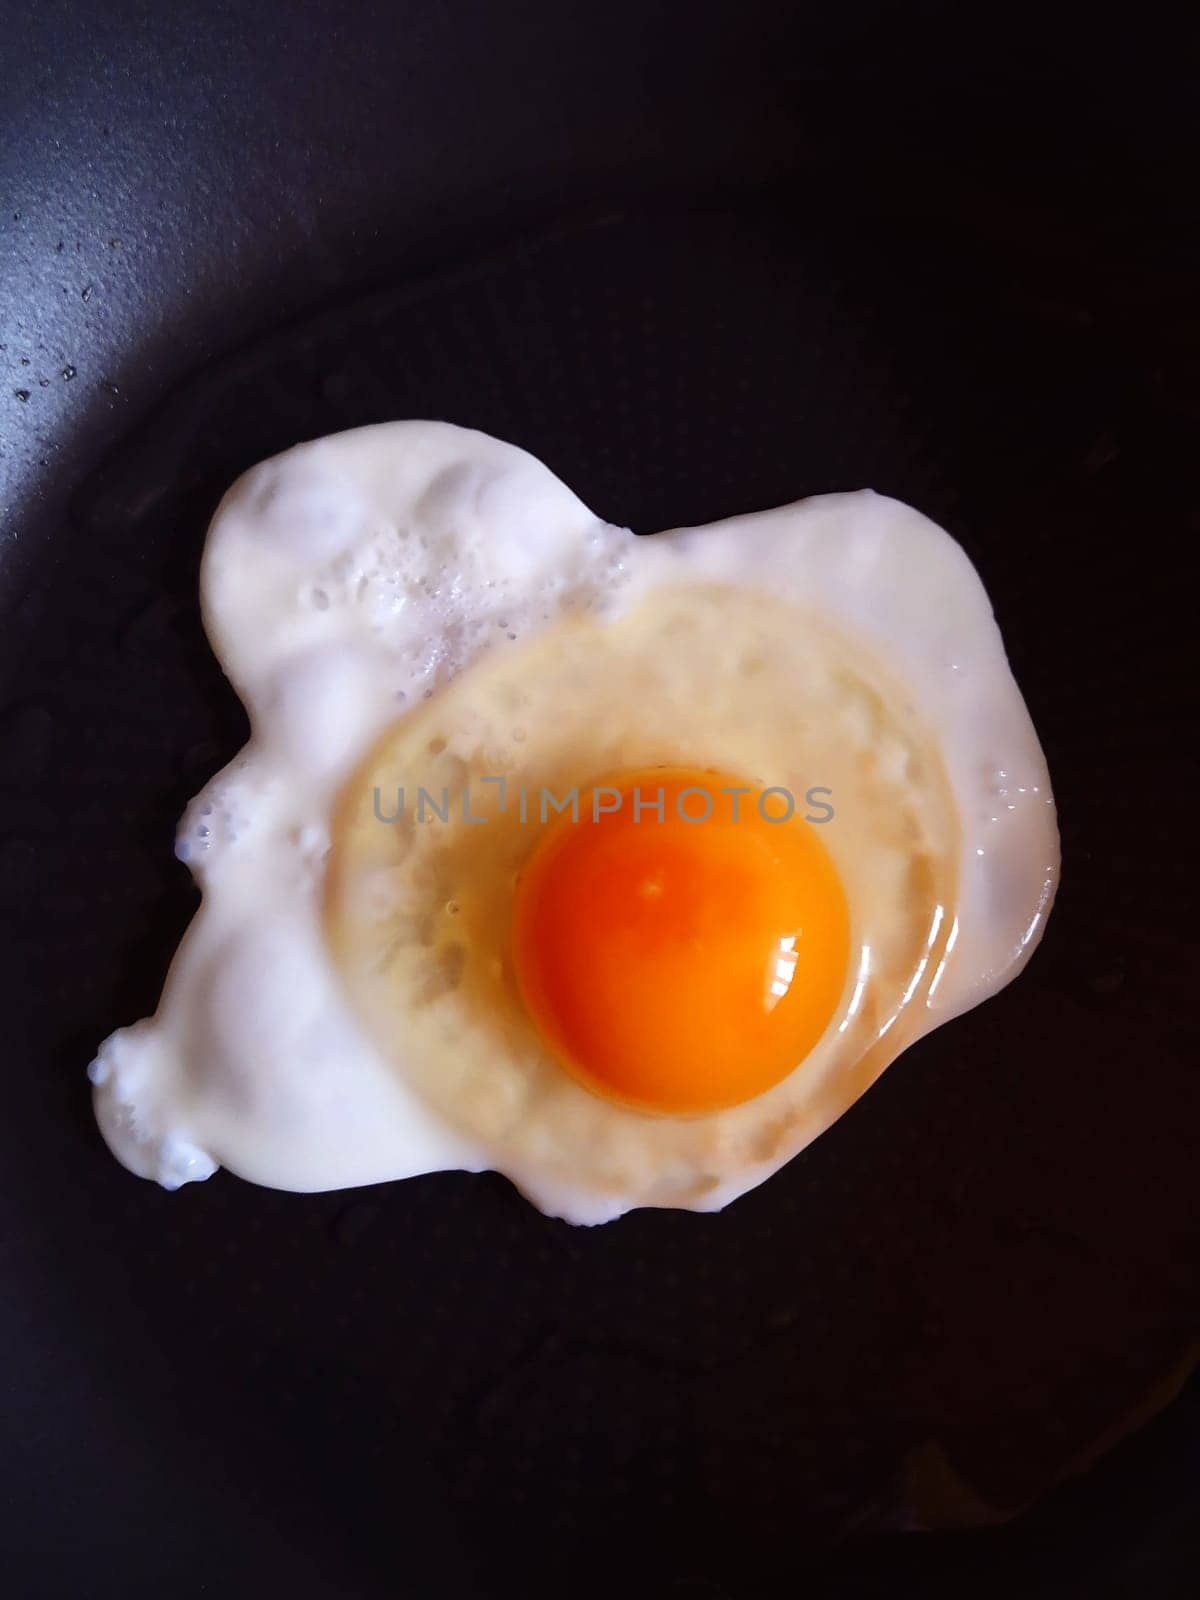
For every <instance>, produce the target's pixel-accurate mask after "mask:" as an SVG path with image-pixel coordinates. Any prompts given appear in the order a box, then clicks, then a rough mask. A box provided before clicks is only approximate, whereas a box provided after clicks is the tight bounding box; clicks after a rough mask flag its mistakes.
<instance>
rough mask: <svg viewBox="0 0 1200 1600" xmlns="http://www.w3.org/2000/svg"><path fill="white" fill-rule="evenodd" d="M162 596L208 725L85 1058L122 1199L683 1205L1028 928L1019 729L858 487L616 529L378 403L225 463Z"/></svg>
mask: <svg viewBox="0 0 1200 1600" xmlns="http://www.w3.org/2000/svg"><path fill="white" fill-rule="evenodd" d="M201 602H202V608H203V615H204V621H205V626H206V629H207V632H208V635H209V638H210V640H211V642H212V645H213V648H214V650H215V651H216V653H217V655H218V657H219V659H220V661H221V663H222V665H223V667H224V668H225V671H226V673H227V674H228V676H229V678H230V680H231V682H232V684H233V686H234V688H235V689H236V691H237V693H238V694H239V696H240V697H241V699H242V701H243V703H244V704H245V706H246V709H247V711H248V713H249V718H250V724H251V737H250V740H249V742H248V744H247V745H246V747H245V748H244V749H243V750H242V752H241V753H240V754H239V755H238V756H237V757H236V758H235V759H234V760H233V761H232V762H231V763H230V765H229V766H227V767H226V768H225V769H224V770H223V771H222V772H220V773H218V774H217V776H216V777H214V778H213V779H212V781H211V782H210V783H209V784H208V785H207V786H206V787H205V788H204V789H203V791H202V792H201V793H200V794H199V795H198V796H197V797H196V798H195V800H194V801H193V802H192V803H191V805H190V806H189V807H188V809H187V812H186V813H185V816H184V818H183V821H182V823H181V826H180V829H179V833H178V838H177V844H176V850H177V854H178V856H179V858H180V859H181V860H182V861H184V862H185V863H186V864H187V866H188V867H189V868H190V870H191V872H192V873H193V875H194V877H195V879H196V882H197V884H198V885H199V887H200V889H201V891H202V902H201V906H200V909H199V911H198V912H197V914H196V917H195V918H194V920H193V922H192V924H191V926H190V927H189V929H188V931H187V933H186V935H185V937H184V939H183V941H182V943H181V945H180V948H179V950H178V952H177V954H176V956H175V959H174V961H173V963H172V966H171V969H170V972H169V974H168V977H167V981H166V984H165V987H164V990H163V995H162V999H161V1002H160V1004H159V1007H158V1010H157V1011H156V1013H155V1015H154V1016H153V1017H151V1018H149V1019H147V1020H145V1021H142V1022H139V1023H136V1024H134V1025H133V1026H131V1027H128V1028H123V1029H121V1030H120V1031H118V1032H117V1033H115V1034H113V1035H112V1036H111V1037H110V1038H109V1039H108V1040H106V1041H105V1043H104V1044H103V1045H102V1046H101V1048H100V1051H99V1053H98V1055H97V1057H96V1059H95V1060H94V1061H93V1063H92V1064H91V1067H90V1069H89V1073H90V1076H91V1079H92V1082H93V1084H94V1086H95V1087H94V1096H95V1107H96V1115H97V1119H98V1122H99V1125H100V1128H101V1131H102V1133H103V1134H104V1137H105V1139H106V1140H107V1141H108V1143H109V1145H110V1147H111V1149H112V1150H113V1152H114V1154H115V1155H116V1156H117V1157H118V1159H119V1160H121V1161H122V1162H123V1163H124V1164H125V1165H126V1166H127V1167H129V1168H130V1169H131V1170H132V1171H134V1172H135V1173H138V1174H140V1175H142V1176H145V1177H149V1178H154V1179H156V1180H157V1181H158V1182H159V1183H161V1184H163V1185H165V1186H166V1187H168V1188H175V1187H178V1186H179V1185H180V1184H183V1183H186V1182H188V1181H189V1180H193V1179H199V1178H206V1177H208V1176H209V1175H210V1174H212V1173H213V1172H214V1171H216V1170H217V1168H218V1167H219V1166H225V1167H227V1168H228V1169H229V1170H230V1171H232V1172H234V1173H236V1174H238V1175H240V1176H241V1177H243V1178H246V1179H249V1180H251V1181H253V1182H256V1183H260V1184H267V1185H270V1186H273V1187H276V1188H283V1189H293V1190H318V1189H334V1188H342V1187H349V1186H353V1185H359V1184H369V1183H377V1182H381V1181H384V1180H390V1179H396V1178H403V1177H410V1176H414V1175H417V1174H420V1173H426V1172H432V1171H437V1170H441V1169H447V1168H460V1169H464V1170H466V1171H472V1172H474V1171H481V1170H485V1169H493V1170H496V1171H498V1172H501V1173H503V1174H505V1175H506V1176H507V1177H508V1178H509V1179H510V1180H511V1181H512V1182H513V1183H514V1184H515V1185H516V1186H517V1188H518V1189H519V1190H520V1191H521V1192H522V1193H523V1194H524V1195H525V1196H526V1197H527V1198H528V1199H529V1200H531V1201H532V1202H533V1204H535V1205H536V1206H538V1207H540V1208H541V1209H542V1210H543V1211H546V1212H547V1213H549V1214H552V1215H555V1216H560V1217H564V1218H566V1219H568V1220H570V1221H572V1222H578V1223H596V1222H603V1221H607V1220H609V1219H611V1218H614V1217H617V1216H619V1215H621V1214H622V1213H623V1212H625V1211H628V1210H630V1209H632V1208H634V1207H639V1206H673V1207H682V1208H687V1209H691V1210H699V1211H707V1210H716V1209H718V1208H720V1207H722V1206H724V1205H726V1204H727V1203H728V1202H730V1201H731V1200H733V1199H735V1198H736V1197H737V1196H738V1195H740V1194H742V1193H744V1192H745V1191H746V1190H747V1189H750V1188H752V1187H753V1186H755V1185H756V1184H759V1183H761V1182H762V1181H763V1180H764V1179H765V1178H767V1177H768V1176H770V1174H771V1173H773V1172H774V1171H776V1170H777V1169H778V1168H779V1167H780V1166H781V1165H782V1164H783V1163H785V1162H786V1161H788V1160H789V1159H790V1158H791V1157H792V1156H793V1155H795V1154H796V1153H797V1152H798V1151H799V1150H801V1149H802V1148H803V1147H804V1146H805V1145H806V1144H807V1143H809V1142H810V1141H811V1140H812V1139H813V1138H815V1137H816V1136H817V1135H818V1134H820V1133H821V1132H822V1131H823V1130H824V1129H826V1128H828V1127H829V1125H830V1124H831V1123H832V1122H833V1121H834V1120H835V1119H836V1118H837V1117H838V1116H839V1115H840V1114H841V1113H842V1112H843V1111H845V1110H846V1109H847V1107H848V1106H850V1105H851V1104H852V1103H853V1102H854V1101H855V1100H856V1099H857V1098H858V1097H859V1095H861V1094H862V1093H863V1091H864V1090H865V1089H866V1088H867V1087H869V1085H870V1084H871V1083H872V1082H873V1081H874V1080H875V1079H876V1078H877V1077H878V1076H879V1074H880V1073H881V1072H882V1071H883V1070H884V1068H885V1067H886V1066H887V1065H888V1064H889V1063H890V1062H891V1061H893V1060H894V1059H895V1058H896V1056H897V1055H899V1054H900V1053H901V1052H902V1051H903V1050H904V1049H905V1048H906V1047H907V1046H908V1045H910V1044H912V1043H913V1042H914V1041H915V1040H916V1039H918V1038H920V1037H921V1035H922V1034H925V1033H927V1032H929V1031H930V1029H932V1028H934V1027H936V1026H937V1025H938V1024H939V1023H941V1022H944V1021H946V1020H948V1019H950V1018H952V1017H953V1016H955V1015H956V1014H957V1013H959V1012H962V1011H964V1010H966V1009H968V1008H969V1007H971V1006H974V1005H976V1004H977V1003H978V1002H980V1001H982V1000H984V999H986V998H987V997H988V996H989V995H991V994H993V993H994V992H995V991H996V990H998V989H999V988H1001V987H1002V986H1003V985H1004V984H1006V983H1007V982H1008V981H1009V980H1010V979H1011V978H1012V977H1013V976H1014V975H1015V974H1016V973H1017V972H1018V971H1019V970H1020V968H1021V966H1022V965H1023V964H1024V962H1025V961H1026V960H1027V959H1028V957H1029V955H1030V953H1031V951H1032V950H1033V948H1034V946H1035V945H1036V943H1037V941H1038V939H1039V938H1040V936H1041V932H1042V929H1043V927H1044V924H1045V919H1046V916H1047V913H1048V911H1049V909H1050V905H1051V902H1052V899H1053V894H1054V888H1055V883H1056V878H1057V870H1058V836H1057V831H1056V827H1055V820H1054V807H1053V799H1052V796H1051V791H1050V785H1049V780H1048V777H1047V772H1046V765H1045V761H1044V759H1043V756H1042V752H1041V749H1040V747H1039V744H1038V740H1037V737H1036V734H1035V732H1034V729H1033V727H1032V724H1031V722H1030V719H1029V716H1028V713H1027V711H1026V709H1025V705H1024V703H1023V701H1022V698H1021V695H1020V692H1019V690H1018V689H1017V686H1016V684H1015V683H1014V681H1013V677H1012V674H1011V672H1010V670H1009V667H1008V663H1007V660H1006V657H1005V654H1004V649H1003V645H1002V642H1001V639H1000V635H999V632H998V630H997V627H996V623H995V621H994V619H993V616H992V612H991V608H990V606H989V604H988V600H987V597H986V594H985V593H984V590H983V587H982V585H981V583H980V580H979V578H978V575H977V574H976V572H975V570H974V568H973V567H972V565H971V563H970V561H969V560H968V559H967V557H966V555H965V554H964V552H963V551H962V549H961V548H960V547H959V546H958V545H957V544H956V543H955V541H954V540H953V539H952V538H951V537H950V536H949V535H948V534H947V533H945V532H943V531H942V530H941V529H940V528H938V527H936V526H935V525H934V524H933V523H932V522H930V521H929V520H928V519H926V518H925V517H923V516H922V515H921V514H920V513H918V512H917V511H914V510H912V509H910V508H909V507H907V506H904V505H901V504H899V503H898V502H896V501H894V500H890V499H887V498H885V497H883V496H879V495H876V494H873V493H871V492H870V491H863V492H860V493H855V494H837V495H824V496H820V497H817V498H814V499H809V500H806V501H802V502H799V503H798V504H796V505H792V506H787V507H784V508H781V509H779V510H775V511H768V512H760V513H756V514H753V515H749V516H743V517H734V518H731V519H729V520H727V521H724V522H719V523H715V524H713V525H711V526H708V527H703V528H684V529H676V530H674V531H672V532H669V533H661V534H657V535H655V536H653V537H651V538H637V537H635V536H634V535H632V534H631V533H630V532H629V531H628V530H626V529H623V528H620V527H616V526H613V525H611V524H609V523H606V522H603V521H601V520H600V519H599V518H597V517H596V516H595V515H593V513H592V512H590V511H589V510H588V509H587V507H586V506H584V505H583V504H582V502H581V501H580V500H579V499H578V498H577V497H576V496H575V495H574V494H572V493H571V491H570V490H569V489H568V488H567V487H566V486H565V485H564V484H563V483H561V482H560V481H559V480H558V479H557V478H556V477H555V476H554V475H553V474H552V473H551V472H550V471H549V470H548V469H547V468H546V467H545V466H543V465H542V464H541V463H539V462H538V461H536V460H534V459H533V458H532V457H531V456H529V455H527V454H526V453H525V452H523V451H521V450H519V449H516V448H515V447H513V446H511V445H507V444H503V443H501V442H499V441H497V440H495V439H491V438H488V437H486V436H484V435H482V434H478V433H473V432H470V431H467V430H464V429H460V428H456V427H453V426H450V425H448V424H443V423H431V422H405V423H389V424H384V425H381V426H378V427H372V428H362V429H357V430H355V431H353V432H350V433H345V434H340V435H337V436H334V437H331V438H327V439H321V440H317V441H315V442H313V443H309V444H304V445H301V446H298V447H297V448H296V449H294V450H291V451H289V452H287V453H286V454H284V455H282V456H279V457H277V458H275V459H273V460H271V461H267V462H264V463H263V464H261V465H260V466H258V467H255V468H254V469H253V470H251V471H250V472H248V473H246V474H245V475H244V476H243V477H242V478H241V479H239V481H238V482H237V483H236V484H234V486H233V487H232V488H231V489H230V490H229V492H228V494H227V495H226V496H225V498H224V500H223V501H222V502H221V505H220V506H219V508H218V510H217V512H216V515H215V516H214V518H213V521H212V524H211V527H210V529H209V532H208V537H207V541H206V544H205V551H204V558H203V563H202V569H201Z"/></svg>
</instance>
